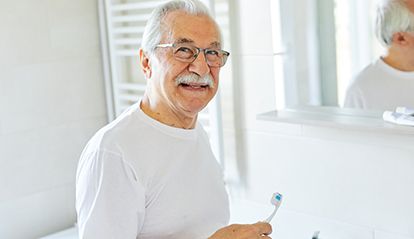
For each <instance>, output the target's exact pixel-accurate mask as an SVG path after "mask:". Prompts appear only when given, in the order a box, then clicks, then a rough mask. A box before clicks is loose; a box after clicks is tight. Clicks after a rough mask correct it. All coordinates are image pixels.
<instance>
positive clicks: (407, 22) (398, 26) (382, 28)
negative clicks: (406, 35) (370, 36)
mask: <svg viewBox="0 0 414 239" xmlns="http://www.w3.org/2000/svg"><path fill="white" fill-rule="evenodd" d="M410 31H414V13H413V12H411V11H410V9H409V8H408V6H407V3H406V0H383V1H382V2H381V3H380V4H379V5H378V9H377V24H376V32H377V37H378V39H379V41H380V42H381V43H382V44H383V45H384V46H390V45H391V43H392V37H393V35H394V34H395V33H397V32H410Z"/></svg>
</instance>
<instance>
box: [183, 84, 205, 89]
mask: <svg viewBox="0 0 414 239" xmlns="http://www.w3.org/2000/svg"><path fill="white" fill-rule="evenodd" d="M179 85H180V86H182V87H184V88H191V89H207V88H209V85H208V84H186V83H181V84H179Z"/></svg>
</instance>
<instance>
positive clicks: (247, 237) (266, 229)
mask: <svg viewBox="0 0 414 239" xmlns="http://www.w3.org/2000/svg"><path fill="white" fill-rule="evenodd" d="M270 233H272V226H271V225H270V224H269V223H266V222H258V223H255V224H245V225H240V224H233V225H230V226H227V227H223V228H221V229H220V230H218V231H216V232H215V233H214V234H213V235H212V236H211V237H209V238H208V239H256V238H270V237H269V236H268V235H270Z"/></svg>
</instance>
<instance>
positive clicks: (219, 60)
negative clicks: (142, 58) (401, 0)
mask: <svg viewBox="0 0 414 239" xmlns="http://www.w3.org/2000/svg"><path fill="white" fill-rule="evenodd" d="M158 47H160V48H166V47H171V48H172V49H173V55H174V57H175V59H177V60H178V61H181V62H186V63H192V62H194V61H195V59H197V57H198V55H199V54H200V52H203V53H204V56H205V58H206V62H207V65H209V66H210V67H222V66H224V64H226V61H227V58H228V57H229V55H230V53H229V52H227V51H223V50H220V49H214V48H199V47H195V46H192V45H189V44H183V43H170V44H159V45H157V46H156V48H158Z"/></svg>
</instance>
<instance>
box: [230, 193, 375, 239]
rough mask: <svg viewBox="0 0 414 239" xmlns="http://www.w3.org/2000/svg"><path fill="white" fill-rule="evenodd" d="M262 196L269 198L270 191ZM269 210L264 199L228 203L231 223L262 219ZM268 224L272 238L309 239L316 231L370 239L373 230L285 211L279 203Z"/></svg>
mask: <svg viewBox="0 0 414 239" xmlns="http://www.w3.org/2000/svg"><path fill="white" fill-rule="evenodd" d="M266 196H268V197H270V196H271V194H270V195H266ZM267 201H268V200H267ZM272 211H273V206H271V205H270V203H268V202H266V201H263V202H261V203H257V202H253V201H248V200H238V199H236V200H234V199H233V200H232V203H231V215H232V216H231V223H254V222H257V221H262V220H264V219H265V218H267V216H269V215H270V213H271V212H272ZM271 224H272V227H273V233H272V235H271V236H272V238H284V239H303V238H309V239H310V238H312V235H313V234H314V232H316V231H320V234H319V236H320V238H335V239H373V231H372V230H371V229H370V228H367V227H361V226H356V225H352V224H348V223H343V222H339V221H335V220H331V219H328V218H323V217H317V216H312V215H309V214H303V213H298V212H295V211H291V210H287V209H286V208H285V207H284V205H283V204H282V206H281V207H280V209H279V210H278V212H277V214H276V216H275V217H274V218H273V220H272V222H271Z"/></svg>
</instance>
